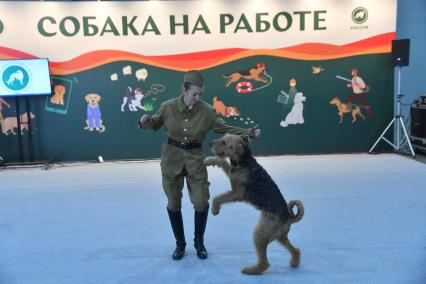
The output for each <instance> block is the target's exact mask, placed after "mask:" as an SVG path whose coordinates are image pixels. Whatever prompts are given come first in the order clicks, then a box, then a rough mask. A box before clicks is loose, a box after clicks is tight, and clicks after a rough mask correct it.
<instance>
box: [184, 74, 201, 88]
mask: <svg viewBox="0 0 426 284" xmlns="http://www.w3.org/2000/svg"><path fill="white" fill-rule="evenodd" d="M183 82H184V83H190V84H193V85H196V86H198V87H202V86H203V85H204V78H203V75H201V73H200V72H199V71H198V70H190V71H188V72H186V73H185V76H184V78H183Z"/></svg>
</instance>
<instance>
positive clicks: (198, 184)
mask: <svg viewBox="0 0 426 284" xmlns="http://www.w3.org/2000/svg"><path fill="white" fill-rule="evenodd" d="M163 125H164V132H165V134H166V136H167V137H169V138H171V139H173V140H175V141H178V142H182V143H185V144H187V143H202V142H203V141H204V139H205V137H206V135H207V133H208V132H209V130H210V129H212V130H213V131H215V132H216V133H231V134H236V135H249V133H250V129H243V128H237V127H232V126H228V125H226V124H225V121H224V120H223V119H222V118H220V117H219V116H218V115H217V113H216V111H215V109H214V108H213V107H212V106H211V105H209V104H207V103H205V102H203V101H201V100H200V101H199V102H197V103H196V104H195V105H194V106H193V107H192V109H190V108H188V107H187V106H186V105H185V103H184V102H183V100H182V96H179V97H177V98H174V99H170V100H168V101H166V102H164V103H162V104H161V107H160V109H159V110H158V111H157V112H156V113H155V114H154V115H152V116H151V117H149V118H148V120H147V121H146V122H145V123H144V125H143V126H142V127H143V128H144V129H152V130H158V129H159V128H161V127H162V126H163ZM183 148H184V147H183ZM204 158H205V153H204V150H203V148H202V147H199V148H195V149H188V150H185V149H182V148H178V147H176V146H173V145H170V144H168V143H167V142H166V143H165V144H164V145H163V150H162V153H161V173H162V182H163V188H164V191H165V193H166V195H167V198H168V205H167V208H169V209H170V210H172V211H180V209H181V198H182V189H183V183H184V177H186V182H187V188H188V191H189V197H190V199H191V202H192V204H193V205H194V209H195V210H196V211H199V212H202V211H205V210H206V209H207V208H208V206H209V203H208V200H209V197H210V195H209V185H210V183H209V182H208V180H207V169H206V167H205V166H204V164H203V161H204Z"/></svg>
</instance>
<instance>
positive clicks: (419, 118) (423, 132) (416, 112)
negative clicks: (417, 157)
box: [410, 106, 426, 139]
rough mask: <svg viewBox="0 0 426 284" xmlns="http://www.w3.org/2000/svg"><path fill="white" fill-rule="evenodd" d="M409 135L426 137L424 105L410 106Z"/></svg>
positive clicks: (425, 110)
mask: <svg viewBox="0 0 426 284" xmlns="http://www.w3.org/2000/svg"><path fill="white" fill-rule="evenodd" d="M410 114H411V127H410V128H411V136H414V137H417V138H421V139H426V107H417V106H411V110H410Z"/></svg>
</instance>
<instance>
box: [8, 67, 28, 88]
mask: <svg viewBox="0 0 426 284" xmlns="http://www.w3.org/2000/svg"><path fill="white" fill-rule="evenodd" d="M16 80H18V81H19V83H21V85H23V84H24V81H23V80H24V73H22V71H21V70H17V71H16V72H14V73H12V74H10V76H9V79H8V80H7V81H6V83H7V84H8V85H9V86H11V85H12V84H13V83H14V82H15V81H16Z"/></svg>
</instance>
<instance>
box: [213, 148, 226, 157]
mask: <svg viewBox="0 0 426 284" xmlns="http://www.w3.org/2000/svg"><path fill="white" fill-rule="evenodd" d="M210 150H211V151H212V153H213V155H215V156H218V157H220V158H224V157H225V156H226V155H225V153H224V152H222V151H219V152H218V151H216V149H215V148H213V147H210Z"/></svg>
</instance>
